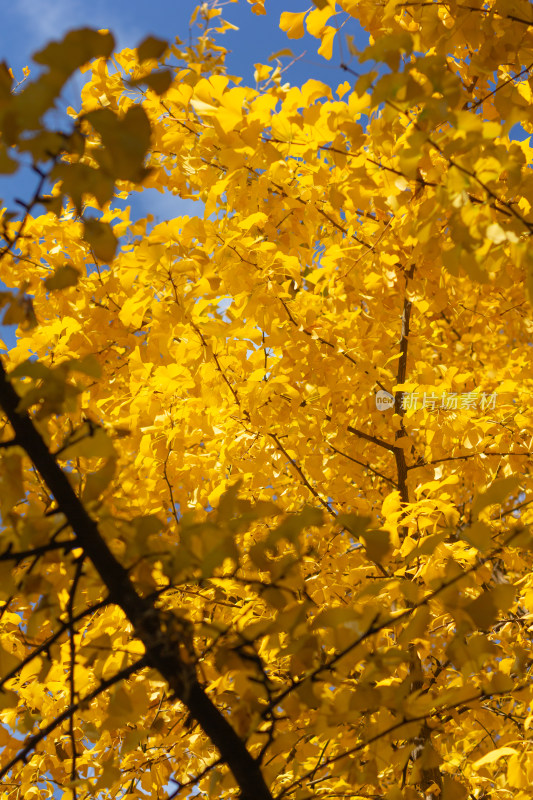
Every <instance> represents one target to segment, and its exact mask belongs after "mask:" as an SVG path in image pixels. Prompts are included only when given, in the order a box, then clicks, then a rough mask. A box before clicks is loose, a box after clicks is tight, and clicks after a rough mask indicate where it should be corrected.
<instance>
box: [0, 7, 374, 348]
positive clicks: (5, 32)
mask: <svg viewBox="0 0 533 800" xmlns="http://www.w3.org/2000/svg"><path fill="white" fill-rule="evenodd" d="M197 5H198V3H197V0H153V1H152V2H150V3H148V2H146V1H145V0H114V2H110V0H16V2H14V3H12V4H10V5H7V4H5V5H4V7H3V9H2V28H1V31H0V60H5V61H6V62H7V64H8V66H10V67H11V68H12V70H13V72H14V75H15V80H17V81H18V80H21V79H22V77H23V73H22V69H23V67H25V66H29V67H30V69H31V70H32V71H33V72H35V71H36V70H37V69H38V67H36V66H35V65H33V62H32V54H33V53H35V52H37V51H39V50H40V49H41V48H42V47H44V45H45V44H47V43H48V42H49V41H51V40H58V39H61V37H62V36H63V35H64V34H65V33H66V32H67V31H69V30H72V29H73V28H80V27H86V26H88V27H92V28H97V29H100V28H108V29H109V30H110V31H111V32H112V33H113V34H114V36H115V39H116V42H117V48H118V49H121V48H123V47H136V46H137V45H138V44H139V42H141V41H142V40H143V39H144V38H145V37H146V36H147V35H148V34H153V35H156V36H159V37H161V38H164V39H166V40H168V41H174V39H175V37H179V38H180V39H181V40H182V41H187V40H188V38H189V20H190V17H191V14H192V12H193V11H194V9H195V7H196V6H197ZM218 5H219V6H220V7H221V8H222V17H223V18H224V19H227V20H228V21H229V22H231V23H232V24H233V25H236V26H237V27H238V28H239V30H238V31H228V32H227V33H226V34H225V35H224V36H223V37H221V43H222V44H223V45H224V46H225V47H226V48H227V49H228V50H230V51H231V53H230V55H229V56H228V59H227V66H228V71H229V73H230V74H233V75H238V76H241V77H242V78H243V80H244V81H245V82H246V83H248V84H249V85H254V78H253V74H254V64H255V63H257V62H260V63H268V58H269V56H270V55H271V54H272V53H274V52H276V51H278V50H281V49H283V48H286V47H290V48H291V49H292V51H293V53H294V54H295V55H301V54H302V53H304V51H306V52H305V55H303V56H302V57H301V58H300V59H299V60H298V61H297V62H296V63H295V64H294V66H293V67H291V69H290V71H288V72H287V73H286V74H285V80H287V81H289V82H290V83H292V84H293V85H296V84H301V83H304V82H305V81H306V80H308V79H309V78H315V79H317V80H321V81H323V82H325V83H328V84H330V85H331V86H332V87H333V88H336V87H337V86H338V85H339V83H342V82H343V81H344V80H345V78H346V75H345V73H344V72H343V71H342V69H341V68H340V67H339V64H340V62H341V58H340V53H339V52H337V53H334V56H333V59H332V60H331V62H327V61H325V60H324V59H323V58H321V57H320V56H318V55H317V52H316V51H317V48H318V44H319V43H318V41H317V40H316V39H313V38H312V37H310V36H306V37H304V39H300V40H292V41H289V40H288V39H287V37H286V35H285V33H283V32H282V31H280V30H279V17H280V14H281V12H282V11H286V10H291V11H300V10H301V11H303V10H305V9H306V8H308V7H309V5H310V3H309V0H301V1H300V0H267V3H266V5H267V11H268V15H267V16H256V15H255V14H253V13H252V11H251V7H250V5H249V4H248V3H247V2H246V0H239V2H237V3H232V2H224V1H223V0H219V3H218ZM349 32H350V33H351V34H353V35H355V37H356V42H357V43H358V45H359V46H360V47H361V49H363V48H364V47H365V46H366V44H367V42H368V38H367V36H366V34H365V33H364V32H363V31H362V30H360V29H359V28H358V26H357V24H356V23H355V22H354V23H353V24H352V25H351V29H350V31H349ZM83 81H84V76H82V75H76V76H74V78H73V79H72V80H71V81H70V82H69V83H68V85H67V87H66V88H65V92H64V96H63V101H64V103H65V106H66V105H72V106H74V107H78V105H79V103H78V97H79V92H80V89H81V87H82V85H83ZM59 113H60V112H59ZM34 183H35V176H34V175H33V174H32V173H30V172H29V171H27V170H20V171H19V172H18V173H16V174H15V175H14V176H0V198H3V205H5V206H7V207H8V208H9V209H10V210H17V207H16V205H15V204H14V198H15V197H20V198H22V199H24V198H26V197H29V196H31V194H32V193H33V188H34ZM132 205H133V208H134V212H135V214H137V215H139V216H144V215H145V214H147V213H152V214H154V217H155V220H156V221H159V220H160V219H162V218H168V217H170V216H179V215H182V214H190V215H192V214H202V208H201V204H200V203H194V202H193V201H183V200H180V198H177V197H173V196H166V197H165V196H163V195H161V194H160V193H158V192H157V191H156V190H154V189H151V190H146V191H144V192H143V193H140V194H138V195H137V196H136V197H135V199H134V202H133V203H132ZM0 288H2V287H1V286H0ZM0 338H1V339H3V340H4V341H5V342H6V344H8V345H12V344H13V343H14V330H8V329H7V328H5V327H4V328H2V329H0Z"/></svg>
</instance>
